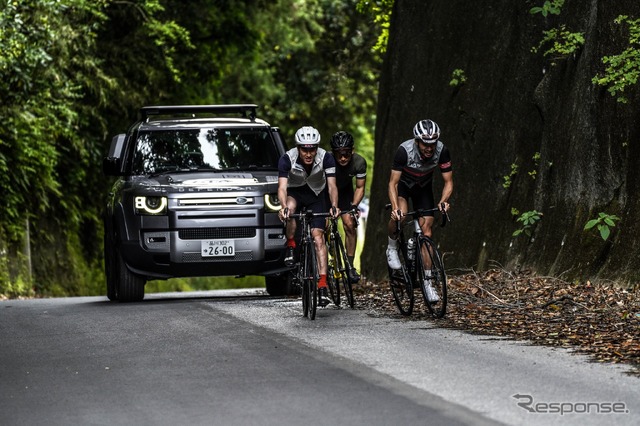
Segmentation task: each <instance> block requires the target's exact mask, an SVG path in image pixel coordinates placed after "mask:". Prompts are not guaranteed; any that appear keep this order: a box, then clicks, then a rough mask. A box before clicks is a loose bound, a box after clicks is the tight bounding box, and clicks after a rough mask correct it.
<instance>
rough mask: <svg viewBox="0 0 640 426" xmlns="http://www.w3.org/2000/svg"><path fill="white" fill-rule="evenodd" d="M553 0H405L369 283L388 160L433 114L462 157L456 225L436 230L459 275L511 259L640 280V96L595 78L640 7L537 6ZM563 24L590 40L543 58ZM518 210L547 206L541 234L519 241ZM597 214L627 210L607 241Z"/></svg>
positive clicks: (382, 134) (375, 274)
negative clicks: (546, 42) (455, 80)
mask: <svg viewBox="0 0 640 426" xmlns="http://www.w3.org/2000/svg"><path fill="white" fill-rule="evenodd" d="M542 3H543V1H542V0H535V1H533V0H530V1H517V2H516V1H512V0H492V1H477V2H469V1H466V0H430V1H424V0H396V3H395V6H394V11H393V16H392V23H391V30H390V38H389V45H388V50H387V56H386V58H385V64H384V67H383V72H382V77H381V81H380V94H379V103H378V117H377V127H376V160H375V167H374V176H373V182H372V188H373V189H372V194H371V209H370V213H369V220H368V229H367V241H366V244H365V250H364V255H363V267H364V270H365V272H366V273H367V274H368V275H369V276H370V277H371V278H383V277H384V276H385V274H386V265H385V264H384V263H383V262H381V259H382V258H383V257H384V253H383V250H384V247H386V243H387V237H386V223H387V221H388V217H389V213H388V212H387V211H385V210H384V207H383V206H384V204H385V203H387V202H388V201H387V180H388V177H389V171H390V166H391V160H390V159H391V158H392V157H393V155H394V153H395V150H396V149H397V146H398V145H399V144H400V143H401V142H402V141H404V140H407V139H409V138H410V137H411V136H412V133H411V130H412V127H413V125H414V124H415V122H417V121H418V120H420V119H423V118H431V119H433V120H434V121H436V122H437V123H438V124H439V125H440V127H441V129H442V136H441V139H442V140H443V141H444V143H445V144H446V145H447V146H448V147H449V149H450V150H451V155H452V159H453V165H454V184H455V189H454V196H453V198H452V199H451V204H452V210H451V216H452V221H453V222H452V224H451V226H449V227H447V228H444V230H441V229H436V231H435V233H434V237H435V238H436V239H437V240H438V241H439V242H440V243H441V247H442V249H443V251H444V252H446V253H447V254H446V256H445V261H446V264H447V269H455V268H476V269H484V268H487V267H489V266H492V265H494V264H499V265H502V266H507V267H515V266H521V267H527V268H533V269H535V270H536V271H537V272H538V273H541V274H552V275H556V276H561V277H563V278H566V279H573V278H590V279H615V280H617V281H620V282H622V283H630V284H635V283H637V282H638V279H640V260H639V259H640V256H639V255H638V251H639V250H638V248H639V246H640V221H639V220H638V218H639V217H640V208H639V207H640V197H638V195H639V192H640V173H639V171H640V167H639V166H640V138H639V136H640V120H639V118H640V115H639V113H640V96H639V95H638V93H639V92H640V91H639V90H638V88H637V86H635V87H633V88H632V89H631V91H629V90H627V91H626V92H625V94H626V95H627V97H628V98H629V103H627V104H622V103H618V102H617V101H616V99H615V98H613V97H612V96H611V95H610V94H609V93H608V92H607V91H606V88H603V87H601V86H596V85H594V84H593V83H592V81H591V80H592V78H593V77H594V76H595V75H596V74H598V73H602V72H603V70H604V65H603V64H602V57H603V56H606V55H614V54H618V53H621V52H622V51H623V50H624V48H625V46H626V45H628V38H629V30H628V27H627V26H625V25H618V24H615V23H614V19H615V18H616V17H617V16H618V15H621V14H625V15H628V16H629V17H631V18H634V19H637V18H640V2H637V1H632V0H619V1H616V2H604V1H597V0H590V1H584V0H567V1H566V2H565V4H564V6H563V7H562V10H561V13H560V14H559V15H548V16H547V17H544V16H542V15H541V14H531V13H530V12H529V10H530V9H531V8H532V7H534V6H541V5H542ZM560 25H565V27H566V29H567V30H568V31H570V32H581V33H584V38H585V43H584V45H583V46H582V48H581V49H579V50H578V51H577V52H576V53H574V54H572V55H569V56H564V57H544V56H543V52H544V51H545V50H546V48H543V49H541V51H539V52H538V53H533V52H532V48H533V47H536V46H538V44H539V43H540V41H541V40H542V38H543V31H545V30H550V29H552V28H558V27H559V26H560ZM547 48H548V47H547ZM454 70H463V71H464V75H465V76H466V82H465V83H464V84H463V85H458V86H452V85H450V81H451V80H452V75H453V72H454ZM512 165H516V166H517V173H515V174H513V175H512V176H511V178H510V180H511V183H510V185H506V184H505V178H504V177H505V176H507V175H510V174H511V171H512ZM441 182H442V181H441V179H439V178H436V183H435V192H436V197H438V196H439V192H440V188H441ZM514 210H517V212H519V214H522V213H524V212H527V211H532V210H537V211H539V212H542V213H543V217H542V219H541V220H540V221H539V222H538V223H537V226H535V228H534V229H533V233H532V237H531V238H528V237H527V236H526V235H524V234H522V235H520V236H518V237H513V236H512V234H513V232H514V231H515V230H517V229H519V228H521V224H520V223H519V222H517V221H516V220H515V219H516V217H517V215H514V213H513V211H514ZM599 212H605V213H607V214H612V215H613V214H615V215H617V216H619V217H620V218H621V220H620V221H619V222H618V223H617V224H616V226H615V228H612V231H613V232H612V234H611V236H610V237H609V239H608V240H607V241H606V242H605V241H604V240H603V239H602V238H600V236H599V234H597V232H594V230H591V231H590V232H586V231H584V230H583V228H584V225H585V224H586V222H587V221H588V220H590V219H593V218H596V217H597V216H598V213H599ZM494 262H495V263H494Z"/></svg>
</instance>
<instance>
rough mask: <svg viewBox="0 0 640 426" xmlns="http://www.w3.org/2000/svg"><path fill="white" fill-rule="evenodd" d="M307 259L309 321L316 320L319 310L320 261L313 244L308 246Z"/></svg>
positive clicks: (305, 279)
mask: <svg viewBox="0 0 640 426" xmlns="http://www.w3.org/2000/svg"><path fill="white" fill-rule="evenodd" d="M305 258H306V262H305V265H306V268H305V278H304V284H303V285H304V287H306V288H307V306H308V312H309V319H311V320H314V319H316V311H317V309H318V260H317V258H316V248H315V245H314V244H313V242H311V243H309V244H307V247H306V254H305Z"/></svg>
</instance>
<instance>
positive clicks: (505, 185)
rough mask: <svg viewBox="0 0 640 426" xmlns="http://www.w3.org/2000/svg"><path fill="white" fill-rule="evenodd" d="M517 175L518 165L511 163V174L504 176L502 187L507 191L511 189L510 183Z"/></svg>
mask: <svg viewBox="0 0 640 426" xmlns="http://www.w3.org/2000/svg"><path fill="white" fill-rule="evenodd" d="M517 174H518V165H517V164H516V163H511V172H510V173H509V174H508V175H504V176H503V179H504V183H503V184H502V187H503V188H505V189H508V188H509V187H511V183H512V181H513V177H514V176H515V175H517Z"/></svg>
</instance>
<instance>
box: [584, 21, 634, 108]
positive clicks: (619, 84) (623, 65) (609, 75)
mask: <svg viewBox="0 0 640 426" xmlns="http://www.w3.org/2000/svg"><path fill="white" fill-rule="evenodd" d="M614 22H615V23H616V24H618V25H620V24H627V26H628V27H629V41H628V47H627V48H626V49H625V50H624V51H622V53H620V54H618V55H611V56H605V57H604V58H602V63H604V64H605V65H606V68H605V71H604V74H599V75H596V76H595V77H593V79H592V82H593V84H597V85H599V86H608V87H607V91H608V92H609V93H610V94H611V96H613V97H615V98H616V100H617V101H618V102H620V103H627V102H628V99H627V97H626V96H625V95H624V91H625V89H627V88H629V87H632V86H634V85H635V84H636V83H637V82H638V77H639V76H640V19H630V18H629V17H628V16H626V15H620V16H618V17H617V18H616V19H615V20H614Z"/></svg>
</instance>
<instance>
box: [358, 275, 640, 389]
mask: <svg viewBox="0 0 640 426" xmlns="http://www.w3.org/2000/svg"><path fill="white" fill-rule="evenodd" d="M447 289H448V306H447V314H446V316H445V318H442V319H435V318H432V317H431V315H430V314H429V312H428V311H427V308H426V306H425V305H424V302H423V299H422V294H421V293H420V290H416V305H415V307H414V311H413V314H412V315H411V316H409V317H403V316H402V315H400V313H399V312H398V310H397V308H396V306H395V304H394V302H393V296H392V295H391V290H390V289H389V283H388V282H387V281H382V282H371V281H364V280H362V281H361V283H359V284H357V285H354V296H355V298H356V307H357V308H358V309H365V310H369V313H370V314H371V315H375V316H387V317H395V318H403V319H406V320H409V321H425V320H426V321H433V322H434V323H435V324H437V325H438V326H441V327H445V328H452V329H458V330H465V331H468V332H472V333H479V334H486V335H493V336H500V337H503V338H511V339H514V340H526V341H529V342H531V343H533V344H538V345H544V346H555V347H563V348H569V349H571V350H573V351H575V352H577V353H581V354H586V355H588V356H590V357H591V359H592V360H594V361H596V362H608V363H621V364H625V365H629V366H631V367H632V370H631V372H630V374H633V375H635V376H638V377H640V288H638V287H637V286H636V287H635V288H633V289H625V288H621V287H620V286H617V285H615V283H592V282H590V281H586V282H578V281H576V282H567V281H563V280H561V279H558V278H555V277H546V276H538V275H535V274H534V273H533V272H532V271H529V270H523V271H507V270H504V269H502V268H494V269H490V270H487V271H483V272H475V271H470V272H463V273H461V274H459V275H450V276H448V277H447Z"/></svg>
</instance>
